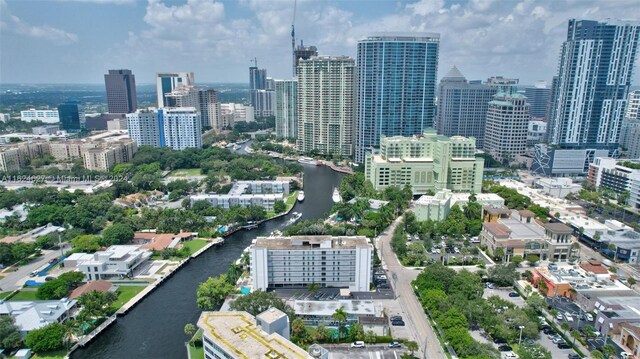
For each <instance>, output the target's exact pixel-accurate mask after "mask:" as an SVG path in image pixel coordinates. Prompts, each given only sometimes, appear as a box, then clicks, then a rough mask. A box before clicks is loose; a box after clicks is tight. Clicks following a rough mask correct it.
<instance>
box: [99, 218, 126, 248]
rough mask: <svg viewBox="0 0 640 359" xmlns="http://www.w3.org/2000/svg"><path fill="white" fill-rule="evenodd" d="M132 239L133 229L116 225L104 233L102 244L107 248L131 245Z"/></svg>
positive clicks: (124, 225) (106, 229)
mask: <svg viewBox="0 0 640 359" xmlns="http://www.w3.org/2000/svg"><path fill="white" fill-rule="evenodd" d="M132 239H133V229H131V227H129V226H128V225H126V224H121V223H116V224H113V225H111V226H109V227H107V228H105V229H104V231H103V232H102V244H103V245H105V246H112V245H114V244H125V243H129V242H131V240H132Z"/></svg>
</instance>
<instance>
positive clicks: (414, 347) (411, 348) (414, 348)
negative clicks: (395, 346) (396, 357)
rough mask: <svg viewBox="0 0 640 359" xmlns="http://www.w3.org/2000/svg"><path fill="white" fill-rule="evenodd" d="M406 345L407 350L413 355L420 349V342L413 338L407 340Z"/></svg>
mask: <svg viewBox="0 0 640 359" xmlns="http://www.w3.org/2000/svg"><path fill="white" fill-rule="evenodd" d="M404 346H405V347H407V350H408V351H409V353H410V354H411V355H413V353H414V352H415V351H417V350H418V343H416V342H414V341H413V340H407V341H406V342H404Z"/></svg>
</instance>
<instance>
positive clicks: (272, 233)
mask: <svg viewBox="0 0 640 359" xmlns="http://www.w3.org/2000/svg"><path fill="white" fill-rule="evenodd" d="M281 236H282V232H280V231H279V230H277V229H276V230H275V231H272V232H271V234H269V238H276V237H281Z"/></svg>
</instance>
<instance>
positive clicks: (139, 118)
mask: <svg viewBox="0 0 640 359" xmlns="http://www.w3.org/2000/svg"><path fill="white" fill-rule="evenodd" d="M127 121H128V127H129V136H130V137H131V138H132V139H133V140H135V141H136V142H137V143H138V146H143V145H147V146H153V147H171V148H173V149H174V150H183V149H185V148H189V147H193V148H200V147H202V134H201V133H202V123H201V121H200V113H199V112H198V110H196V108H194V107H175V108H161V109H158V110H155V111H146V110H145V111H140V110H138V111H137V112H136V113H130V114H127Z"/></svg>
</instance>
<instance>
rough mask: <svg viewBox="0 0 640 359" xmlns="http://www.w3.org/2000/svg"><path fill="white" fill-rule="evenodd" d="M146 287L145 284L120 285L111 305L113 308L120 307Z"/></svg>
mask: <svg viewBox="0 0 640 359" xmlns="http://www.w3.org/2000/svg"><path fill="white" fill-rule="evenodd" d="M146 287H147V286H146V285H121V286H120V287H118V290H117V291H116V293H118V299H117V300H116V301H115V302H113V304H111V307H113V308H114V309H120V307H122V306H123V305H124V304H125V303H126V302H128V301H129V300H131V298H133V297H135V295H136V294H138V293H140V292H141V291H142V290H143V289H144V288H146Z"/></svg>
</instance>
